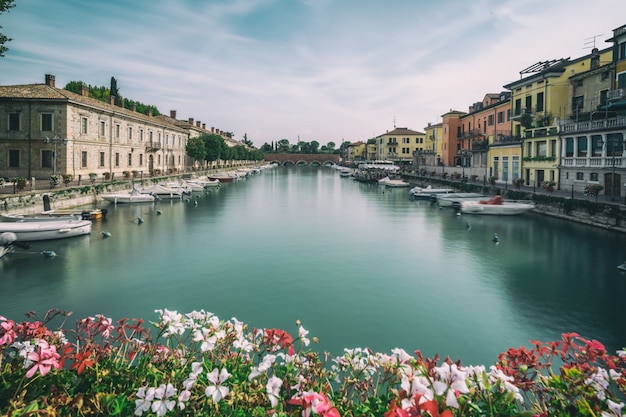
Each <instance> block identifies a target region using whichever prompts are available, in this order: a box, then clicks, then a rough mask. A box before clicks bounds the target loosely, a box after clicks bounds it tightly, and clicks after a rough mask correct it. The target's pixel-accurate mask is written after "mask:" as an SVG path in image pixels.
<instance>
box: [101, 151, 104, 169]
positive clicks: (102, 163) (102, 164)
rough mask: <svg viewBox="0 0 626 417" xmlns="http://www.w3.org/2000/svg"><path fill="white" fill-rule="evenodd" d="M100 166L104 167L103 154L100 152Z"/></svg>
mask: <svg viewBox="0 0 626 417" xmlns="http://www.w3.org/2000/svg"><path fill="white" fill-rule="evenodd" d="M100 166H101V167H103V166H104V152H100Z"/></svg>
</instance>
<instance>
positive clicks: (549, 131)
mask: <svg viewBox="0 0 626 417" xmlns="http://www.w3.org/2000/svg"><path fill="white" fill-rule="evenodd" d="M558 133H559V129H558V128H557V127H556V126H547V127H537V128H534V129H526V130H525V131H524V138H526V139H529V138H540V137H544V136H556V135H557V134H558Z"/></svg>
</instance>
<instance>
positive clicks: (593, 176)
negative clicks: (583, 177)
mask: <svg viewBox="0 0 626 417" xmlns="http://www.w3.org/2000/svg"><path fill="white" fill-rule="evenodd" d="M589 181H598V173H597V172H592V173H590V174H589Z"/></svg>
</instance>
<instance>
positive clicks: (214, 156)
mask: <svg viewBox="0 0 626 417" xmlns="http://www.w3.org/2000/svg"><path fill="white" fill-rule="evenodd" d="M200 138H201V139H202V140H203V141H204V147H205V149H206V160H207V161H217V160H218V159H228V158H227V152H228V146H227V145H226V142H225V141H224V138H223V137H221V136H220V135H216V134H214V133H210V134H207V135H202V136H200Z"/></svg>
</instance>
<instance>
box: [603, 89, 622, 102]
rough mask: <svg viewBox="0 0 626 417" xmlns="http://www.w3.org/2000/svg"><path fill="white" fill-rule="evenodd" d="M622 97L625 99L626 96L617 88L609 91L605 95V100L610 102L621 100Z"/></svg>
mask: <svg viewBox="0 0 626 417" xmlns="http://www.w3.org/2000/svg"><path fill="white" fill-rule="evenodd" d="M624 97H626V94H624V89H623V88H618V89H617V90H611V91H609V92H608V93H607V95H606V98H607V100H609V101H610V100H623V99H624Z"/></svg>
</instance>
